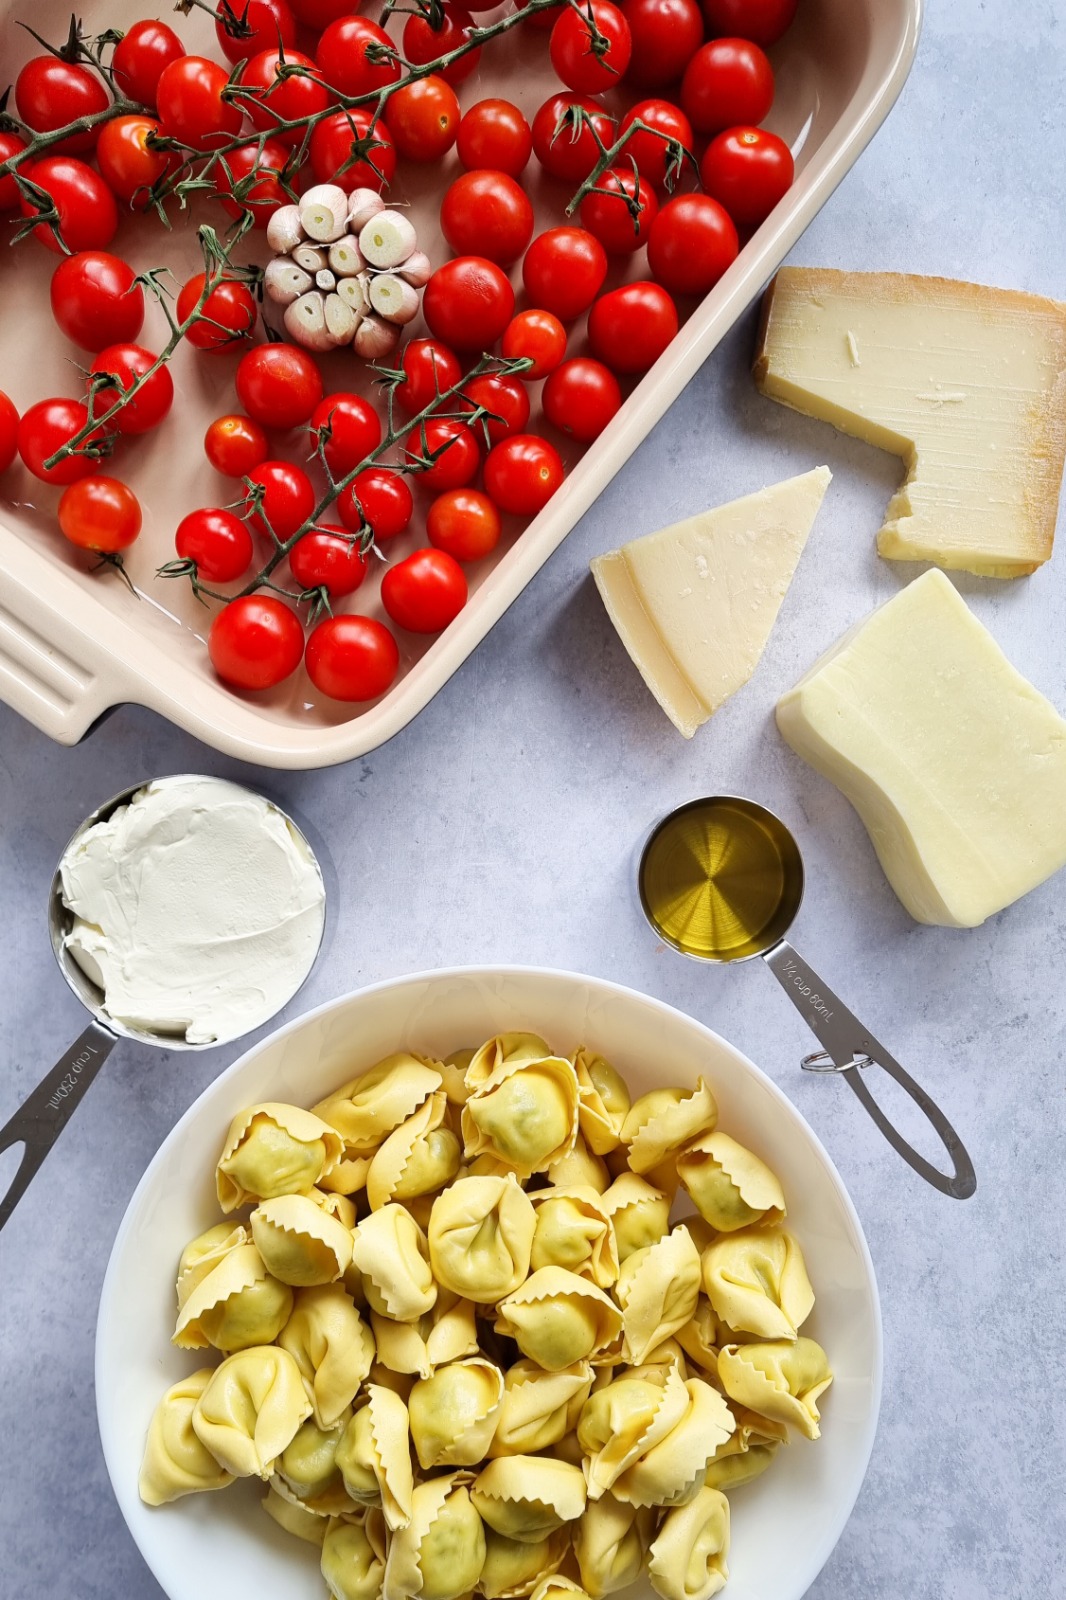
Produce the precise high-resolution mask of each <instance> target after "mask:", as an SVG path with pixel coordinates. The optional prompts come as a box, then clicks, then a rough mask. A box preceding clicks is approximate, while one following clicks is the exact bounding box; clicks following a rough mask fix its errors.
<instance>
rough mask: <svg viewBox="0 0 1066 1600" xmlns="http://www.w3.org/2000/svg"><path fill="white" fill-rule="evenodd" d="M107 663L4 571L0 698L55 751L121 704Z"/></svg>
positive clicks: (102, 651)
mask: <svg viewBox="0 0 1066 1600" xmlns="http://www.w3.org/2000/svg"><path fill="white" fill-rule="evenodd" d="M120 677H121V673H120V669H119V667H118V664H117V663H116V661H115V658H114V656H113V655H112V654H111V653H110V652H109V651H108V649H107V648H106V646H104V645H102V644H101V643H100V641H99V640H98V639H95V638H93V637H92V636H91V635H90V634H89V633H88V632H86V631H85V630H84V629H83V628H82V627H81V626H79V623H78V621H77V620H76V619H75V618H74V617H71V616H67V615H64V614H63V612H62V610H61V609H60V606H59V605H58V604H56V603H55V602H54V601H50V600H47V599H45V598H44V597H43V596H42V595H41V594H39V593H38V592H37V591H36V590H35V589H34V588H33V587H32V586H31V584H30V583H29V582H28V581H27V580H26V579H24V578H22V577H21V576H19V575H18V574H17V573H15V572H12V571H11V570H10V567H8V570H7V571H5V572H4V573H3V574H0V698H2V699H3V700H5V701H6V702H7V704H8V705H9V706H11V707H12V709H13V710H15V711H17V712H18V713H19V714H20V716H23V717H25V718H26V720H27V722H32V723H33V725H34V727H35V728H39V729H40V730H41V732H42V733H46V734H48V736H49V737H50V738H52V739H56V740H58V741H59V743H60V744H77V742H78V740H79V739H80V738H82V736H83V735H84V734H85V733H87V732H88V730H89V728H91V727H92V724H93V723H94V722H95V721H96V719H97V717H99V716H102V715H103V713H104V712H105V711H106V710H108V708H109V707H110V706H113V705H117V704H119V702H120V701H121V700H122V699H124V698H125V696H124V694H123V693H122V687H123V686H122V684H121V682H120V681H119V680H120Z"/></svg>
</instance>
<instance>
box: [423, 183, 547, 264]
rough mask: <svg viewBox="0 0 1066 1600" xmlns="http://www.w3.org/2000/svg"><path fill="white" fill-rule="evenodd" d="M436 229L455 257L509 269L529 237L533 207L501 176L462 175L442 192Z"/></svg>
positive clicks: (519, 191) (514, 186) (514, 185)
mask: <svg viewBox="0 0 1066 1600" xmlns="http://www.w3.org/2000/svg"><path fill="white" fill-rule="evenodd" d="M440 225H441V231H442V232H443V234H444V237H445V238H446V239H447V241H448V243H449V244H450V245H451V247H452V249H453V250H454V251H455V253H456V255H459V256H468V255H475V254H476V255H480V256H484V257H485V258H486V259H487V260H489V261H495V262H496V264H497V266H500V267H509V266H510V265H511V264H512V262H515V261H517V260H518V258H519V256H520V255H521V254H522V252H523V250H525V248H526V246H527V245H528V243H529V241H530V239H532V237H533V207H532V206H531V205H530V203H529V197H528V196H527V194H526V192H525V190H524V189H523V188H521V187H520V185H519V184H517V183H516V182H515V180H514V179H513V178H509V177H508V176H507V174H506V173H505V172H492V171H484V172H464V173H463V174H462V175H461V176H460V177H458V178H456V180H455V182H454V183H453V184H451V185H450V187H449V188H448V189H447V191H446V192H445V195H444V199H443V201H442V202H441V208H440Z"/></svg>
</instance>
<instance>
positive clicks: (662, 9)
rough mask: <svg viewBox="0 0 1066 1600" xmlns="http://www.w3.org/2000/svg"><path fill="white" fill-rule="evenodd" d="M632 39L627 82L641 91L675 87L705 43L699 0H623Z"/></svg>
mask: <svg viewBox="0 0 1066 1600" xmlns="http://www.w3.org/2000/svg"><path fill="white" fill-rule="evenodd" d="M622 14H623V16H624V17H625V19H626V21H627V22H628V23H629V31H630V33H631V35H632V37H633V54H632V57H631V58H630V62H629V66H628V67H627V68H626V78H627V79H628V80H629V82H630V83H635V84H637V85H638V86H639V87H640V88H642V89H663V88H665V87H666V85H667V84H668V83H676V82H677V80H678V78H680V76H681V74H682V73H683V72H684V70H685V67H686V66H687V65H688V63H689V61H690V60H691V58H692V56H693V55H694V54H695V52H696V51H697V50H698V49H699V47H700V45H701V44H702V43H703V17H702V15H701V14H700V8H699V6H698V5H697V4H696V0H622Z"/></svg>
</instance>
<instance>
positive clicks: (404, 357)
mask: <svg viewBox="0 0 1066 1600" xmlns="http://www.w3.org/2000/svg"><path fill="white" fill-rule="evenodd" d="M397 366H398V367H399V369H400V371H401V372H403V373H404V374H405V377H404V381H403V382H402V383H401V384H398V385H397V386H396V388H395V389H394V390H393V393H394V395H395V396H396V399H397V401H398V402H399V404H400V406H401V408H402V409H403V410H404V411H406V413H407V415H408V416H409V417H413V416H414V415H415V413H416V412H418V411H424V410H425V408H426V406H428V405H430V404H431V403H432V402H433V400H435V399H436V397H437V395H439V394H443V393H444V392H445V390H447V389H450V388H452V386H453V385H454V384H457V383H458V382H459V379H460V378H461V377H462V375H463V372H462V368H461V367H460V365H459V359H458V357H457V356H456V355H455V353H454V352H453V351H451V350H449V349H448V346H447V345H446V344H441V343H440V342H439V341H438V340H436V339H412V340H411V341H410V342H409V343H408V344H405V345H404V347H403V350H402V351H401V352H400V359H399V361H398V362H397Z"/></svg>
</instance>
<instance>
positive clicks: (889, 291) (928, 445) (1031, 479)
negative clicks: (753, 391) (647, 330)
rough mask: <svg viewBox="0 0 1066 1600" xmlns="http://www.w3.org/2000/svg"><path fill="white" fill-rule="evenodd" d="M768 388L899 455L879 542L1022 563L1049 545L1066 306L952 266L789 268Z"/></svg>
mask: <svg viewBox="0 0 1066 1600" xmlns="http://www.w3.org/2000/svg"><path fill="white" fill-rule="evenodd" d="M755 381H756V383H757V384H758V386H759V388H760V389H761V390H762V391H763V393H764V394H767V395H770V396H771V397H772V398H773V399H774V400H782V401H784V403H785V404H786V405H790V406H794V407H795V409H796V410H797V411H804V412H806V413H807V414H808V415H809V416H813V417H820V418H821V419H822V420H823V421H825V422H832V423H833V424H834V425H835V426H836V427H838V428H840V429H841V430H842V431H843V432H844V433H851V434H855V435H856V436H857V437H858V438H860V439H865V440H866V441H867V443H869V444H874V445H880V447H881V448H882V449H883V450H891V451H892V452H893V453H894V454H895V455H899V456H902V457H903V460H904V461H905V462H906V465H907V478H906V481H905V483H904V484H903V486H902V488H901V489H900V490H899V491H898V492H897V494H896V495H895V496H894V497H893V499H892V501H891V503H890V504H889V507H888V511H887V513H886V517H885V523H884V526H883V527H882V529H881V532H880V533H879V535H878V538H877V548H878V550H879V551H880V553H881V555H883V556H887V557H889V558H890V559H891V560H896V561H934V562H936V563H937V565H938V566H941V567H958V568H961V569H963V570H964V571H966V572H976V573H981V574H983V575H984V576H986V577H993V578H1016V577H1018V576H1019V575H1021V574H1023V573H1027V572H1032V571H1034V570H1035V568H1036V567H1038V566H1040V564H1041V563H1042V562H1044V561H1046V560H1047V559H1048V557H1049V556H1050V555H1051V545H1052V540H1053V539H1054V536H1055V517H1056V512H1057V509H1058V500H1059V486H1060V484H1061V481H1062V469H1063V459H1064V456H1066V305H1060V304H1059V303H1058V302H1057V301H1055V300H1044V299H1041V298H1040V297H1039V296H1037V295H1033V294H1018V293H1014V292H1012V291H1009V290H1004V289H985V288H981V287H979V286H978V285H976V284H972V283H957V282H954V281H952V280H951V279H948V278H914V277H905V276H903V275H902V274H899V273H890V272H885V273H874V272H831V271H822V270H818V269H813V268H809V267H784V268H782V270H781V271H780V272H779V273H778V275H777V277H776V279H775V280H774V282H773V283H772V284H771V285H770V288H769V289H768V290H767V293H766V298H765V300H764V302H763V316H762V328H761V331H760V336H759V345H758V349H757V351H756V356H755Z"/></svg>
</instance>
